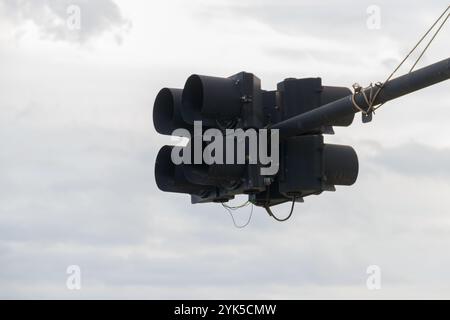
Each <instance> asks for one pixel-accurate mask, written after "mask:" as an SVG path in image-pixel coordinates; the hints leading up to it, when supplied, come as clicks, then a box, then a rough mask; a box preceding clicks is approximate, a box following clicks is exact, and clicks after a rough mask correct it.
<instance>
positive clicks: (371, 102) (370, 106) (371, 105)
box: [352, 5, 450, 115]
mask: <svg viewBox="0 0 450 320" xmlns="http://www.w3.org/2000/svg"><path fill="white" fill-rule="evenodd" d="M449 9H450V5H449V6H447V8H446V9H445V10H444V12H442V14H441V15H440V16H439V18H437V19H436V21H435V22H434V23H433V24H432V25H431V27H430V28H429V29H428V30H427V32H425V34H424V35H423V36H422V37H421V38H420V39H419V41H418V42H417V43H416V44H415V45H414V47H413V48H412V49H411V51H409V53H408V54H407V55H406V56H405V58H403V60H402V61H401V62H400V63H399V65H398V66H397V67H396V68H395V69H394V71H392V73H391V74H390V75H389V76H388V77H387V78H386V80H385V81H384V82H383V83H380V82H378V83H377V84H376V86H377V87H378V90H377V91H376V92H375V94H373V95H372V89H373V85H372V84H370V86H369V87H367V88H362V87H361V86H360V85H359V84H357V83H355V84H354V85H353V89H354V93H353V95H352V102H353V105H354V106H355V108H356V109H357V110H359V111H361V112H362V113H363V114H366V115H367V114H370V113H372V112H374V111H375V110H377V109H379V108H381V107H382V106H383V105H384V103H381V104H380V105H378V106H375V100H376V99H377V97H378V95H379V93H380V92H381V90H383V88H384V86H385V85H386V83H387V82H389V80H391V79H392V77H393V76H394V75H395V74H396V73H397V71H398V70H399V69H400V67H401V66H402V65H403V64H404V63H405V62H406V60H408V58H409V57H410V56H411V54H412V53H413V52H414V51H415V50H416V49H417V48H418V47H419V45H420V44H421V43H422V42H423V40H424V39H425V38H426V37H427V36H428V35H429V34H430V32H431V31H432V30H433V29H434V27H435V26H436V25H437V24H438V22H439V21H441V19H442V17H444V15H445V14H446V13H447V11H449ZM449 16H450V13H449V14H447V16H446V17H445V19H444V20H443V21H442V23H441V24H440V25H439V27H438V29H437V30H436V31H435V32H434V34H433V36H432V37H431V39H430V41H428V43H427V45H426V46H425V48H424V49H423V50H422V52H421V53H420V55H419V57H418V58H417V59H416V61H415V62H414V64H413V65H412V67H411V69H410V70H409V73H411V72H412V71H413V70H414V68H415V67H416V65H417V63H418V62H419V61H420V59H421V58H422V57H423V55H424V54H425V52H426V51H427V50H428V48H429V47H430V45H431V43H432V42H433V40H434V39H435V38H436V36H437V35H438V33H439V32H440V31H441V29H442V27H443V26H444V25H445V23H446V22H447V20H448V18H449ZM369 88H370V96H371V97H370V98H367V95H366V93H365V90H366V89H369ZM358 94H362V95H363V97H364V100H365V101H366V103H367V109H366V110H365V109H364V108H362V107H361V106H359V105H358V104H357V103H356V100H355V97H356V95H358Z"/></svg>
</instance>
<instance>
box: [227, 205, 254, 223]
mask: <svg viewBox="0 0 450 320" xmlns="http://www.w3.org/2000/svg"><path fill="white" fill-rule="evenodd" d="M249 204H251V211H250V215H249V217H248V220H247V222H246V223H245V224H243V225H238V224H237V223H236V219H235V218H234V215H233V212H232V211H235V210H238V209H241V208H245V207H247V206H248V205H249ZM222 206H223V207H224V208H225V209H226V210H227V212H228V213H229V215H230V217H231V219H232V220H233V224H234V226H235V227H236V228H237V229H244V228H245V227H247V226H248V225H249V224H250V222H251V220H252V216H253V204H252V203H251V202H250V201H247V202H245V203H243V204H241V205H239V206H235V207H232V206H228V205H226V204H224V203H222Z"/></svg>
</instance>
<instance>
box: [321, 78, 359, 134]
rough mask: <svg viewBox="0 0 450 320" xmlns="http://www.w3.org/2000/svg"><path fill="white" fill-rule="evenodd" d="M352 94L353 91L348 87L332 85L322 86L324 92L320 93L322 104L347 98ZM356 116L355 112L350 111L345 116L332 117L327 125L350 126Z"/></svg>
mask: <svg viewBox="0 0 450 320" xmlns="http://www.w3.org/2000/svg"><path fill="white" fill-rule="evenodd" d="M351 94H352V91H351V90H350V89H349V88H346V87H331V86H324V87H322V92H321V94H320V105H321V106H323V105H326V104H328V103H330V102H333V101H336V100H339V99H342V98H345V97H347V96H349V95H351ZM354 118H355V114H354V113H350V114H349V115H346V116H345V117H341V118H337V119H332V120H331V121H330V122H329V123H326V124H325V125H329V126H337V127H348V126H349V125H351V124H352V123H353V119H354Z"/></svg>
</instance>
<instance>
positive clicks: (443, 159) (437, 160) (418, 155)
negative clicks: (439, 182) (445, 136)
mask: <svg viewBox="0 0 450 320" xmlns="http://www.w3.org/2000/svg"><path fill="white" fill-rule="evenodd" d="M370 161H372V162H373V163H374V164H378V165H380V166H382V167H384V168H387V169H388V170H390V171H394V172H396V173H398V174H403V175H405V176H409V177H411V176H418V177H428V178H431V177H432V178H433V179H435V178H442V179H445V180H447V179H448V177H449V176H450V148H436V147H433V146H429V145H424V144H420V143H414V142H411V143H408V144H402V145H400V146H396V147H391V148H383V147H381V146H380V147H379V148H378V150H377V153H376V155H374V156H373V157H371V158H370Z"/></svg>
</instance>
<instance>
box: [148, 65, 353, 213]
mask: <svg viewBox="0 0 450 320" xmlns="http://www.w3.org/2000/svg"><path fill="white" fill-rule="evenodd" d="M350 93H351V92H350V90H349V89H347V88H344V87H328V86H322V82H321V79H320V78H305V79H292V78H289V79H286V80H284V81H283V82H281V83H279V84H278V86H277V90H274V91H265V90H262V89H261V83H260V80H259V79H258V78H257V77H256V76H254V75H253V74H251V73H246V72H241V73H238V74H236V75H233V76H231V77H229V78H219V77H210V76H201V75H192V76H190V77H189V78H188V79H187V81H186V84H185V86H184V89H168V88H164V89H162V90H161V91H160V92H159V93H158V95H157V97H156V100H155V105H154V109H153V122H154V126H155V129H156V130H157V131H158V132H159V133H161V134H166V135H170V134H171V133H172V131H173V130H175V129H179V128H181V129H185V130H187V132H189V133H190V137H191V142H192V140H193V139H194V138H193V137H194V136H195V135H196V134H197V135H198V134H199V133H198V132H195V130H194V124H195V123H196V122H197V121H201V122H202V131H201V133H200V134H203V133H204V132H205V130H207V129H211V128H214V129H217V130H220V132H223V134H224V136H225V135H226V130H227V129H243V130H246V129H255V130H259V129H268V130H271V128H272V126H273V125H276V124H277V123H280V122H282V121H284V120H287V119H290V118H292V117H295V116H298V115H301V114H306V113H308V112H309V111H311V110H314V109H317V108H319V107H320V106H322V105H324V104H327V103H329V102H332V101H335V100H338V99H340V98H343V97H346V96H348V95H349V94H350ZM353 118H354V114H350V115H346V116H340V117H336V118H330V119H326V121H324V122H323V125H321V126H320V127H317V128H313V129H312V130H310V131H308V132H305V133H303V134H301V135H298V136H293V137H288V138H282V139H281V140H280V141H279V151H280V153H279V156H280V159H279V170H278V172H277V173H276V174H274V175H271V176H263V175H261V170H260V169H261V167H262V166H263V165H262V164H261V163H259V162H258V163H249V162H248V161H246V162H245V163H244V164H220V163H214V164H210V165H207V164H204V163H202V164H191V163H190V164H178V165H175V164H173V163H172V161H171V157H170V155H171V152H172V150H173V147H170V146H164V147H163V148H162V149H161V150H160V152H159V154H158V157H157V160H156V165H155V178H156V183H157V185H158V187H159V188H160V189H161V190H162V191H166V192H177V193H186V194H190V195H191V200H192V203H205V202H227V201H229V200H231V199H233V198H234V196H235V195H238V194H248V195H249V200H250V201H251V202H252V203H254V204H255V205H259V206H271V205H276V204H279V203H283V202H286V201H290V200H291V199H292V197H294V196H295V199H296V200H297V201H303V197H305V196H308V195H312V194H320V193H322V192H323V191H334V190H335V185H351V184H353V183H354V182H355V181H356V177H357V174H358V159H357V156H356V153H355V152H354V150H353V149H352V148H351V147H347V146H337V145H327V144H325V143H324V141H323V134H331V133H333V128H332V127H333V126H349V125H350V124H351V123H352V121H353ZM202 143H203V144H202V148H205V147H207V146H208V142H202ZM187 147H190V145H189V144H188V146H187ZM246 160H248V159H246Z"/></svg>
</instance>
